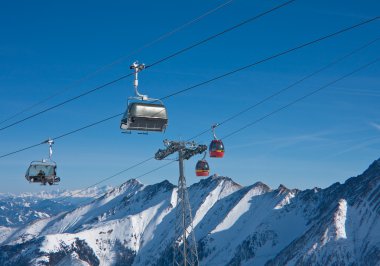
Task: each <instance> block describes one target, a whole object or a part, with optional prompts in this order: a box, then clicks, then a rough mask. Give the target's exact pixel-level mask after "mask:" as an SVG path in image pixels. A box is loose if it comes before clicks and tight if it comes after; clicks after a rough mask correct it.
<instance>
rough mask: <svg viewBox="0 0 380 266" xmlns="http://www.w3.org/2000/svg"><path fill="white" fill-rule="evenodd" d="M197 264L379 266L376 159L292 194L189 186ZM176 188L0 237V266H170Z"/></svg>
mask: <svg viewBox="0 0 380 266" xmlns="http://www.w3.org/2000/svg"><path fill="white" fill-rule="evenodd" d="M189 196H190V204H191V207H192V212H193V217H194V227H195V235H196V238H197V241H198V252H199V259H200V263H201V265H380V219H379V218H380V159H379V160H377V161H375V162H374V163H372V164H371V165H370V167H369V168H368V169H367V170H366V171H365V172H364V173H363V174H362V175H359V176H357V177H352V178H350V179H348V180H347V181H346V182H345V183H344V184H339V183H336V184H333V185H332V186H330V187H328V188H326V189H319V188H314V189H309V190H304V191H300V190H297V189H288V188H286V187H285V186H283V185H281V186H280V187H278V188H277V189H271V188H269V187H268V186H267V185H265V184H263V183H261V182H257V183H255V184H253V185H251V186H247V187H243V186H240V185H239V184H237V183H235V182H234V181H232V180H231V179H230V178H227V177H221V176H219V177H209V178H207V179H204V180H201V181H200V182H198V183H196V184H193V185H192V186H191V187H190V188H189ZM176 197H177V196H176V187H175V186H174V185H173V184H171V183H169V182H168V181H163V182H161V183H158V184H155V185H149V186H145V185H143V184H141V183H140V182H139V181H137V180H134V179H132V180H129V181H127V182H126V183H124V184H122V185H121V186H120V187H117V188H114V189H113V190H112V191H110V192H108V193H106V194H104V195H103V196H102V197H100V198H98V199H96V200H94V201H92V202H91V203H89V204H87V205H84V206H81V207H78V208H76V209H74V210H71V211H67V212H63V213H60V214H58V215H56V216H53V217H46V218H42V219H39V220H36V221H34V222H32V223H30V224H28V225H27V226H22V227H16V228H7V229H6V230H2V231H1V230H0V265H169V264H171V259H172V249H171V246H172V239H173V235H174V230H173V227H174V221H175V216H174V214H175V211H174V210H175V208H176Z"/></svg>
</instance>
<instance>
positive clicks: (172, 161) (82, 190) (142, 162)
mask: <svg viewBox="0 0 380 266" xmlns="http://www.w3.org/2000/svg"><path fill="white" fill-rule="evenodd" d="M152 159H154V157H150V158H149V159H146V160H144V161H141V162H140V163H137V164H134V165H132V166H131V167H129V168H127V169H124V170H122V171H120V172H118V173H116V174H114V175H112V176H109V177H107V178H105V179H103V180H100V181H99V182H97V183H96V184H94V185H90V186H88V187H86V188H84V189H81V190H80V191H78V192H75V193H73V194H71V195H70V196H66V197H64V198H61V199H59V200H57V201H55V202H58V203H59V202H63V201H65V200H66V199H70V198H71V197H73V196H75V195H78V194H80V193H82V192H84V191H86V190H87V189H89V188H91V187H94V186H97V185H99V184H101V183H103V182H105V181H107V180H109V179H111V178H114V177H116V176H117V175H120V174H122V173H124V172H126V171H128V170H131V169H132V168H135V167H137V166H139V165H141V164H144V163H145V162H147V161H150V160H152ZM176 161H177V160H171V161H170V162H168V163H166V164H163V165H160V166H158V167H156V168H154V169H152V170H150V171H148V172H145V173H144V174H141V175H139V176H137V177H135V179H137V178H141V177H143V176H146V175H148V174H151V173H153V172H156V171H158V170H160V169H162V168H164V167H166V166H168V165H170V164H172V163H174V162H176ZM113 189H114V188H111V189H110V190H109V191H107V192H106V193H108V192H110V191H112V190H113ZM106 193H105V194H106ZM83 202H86V200H85V201H83ZM79 203H81V202H79Z"/></svg>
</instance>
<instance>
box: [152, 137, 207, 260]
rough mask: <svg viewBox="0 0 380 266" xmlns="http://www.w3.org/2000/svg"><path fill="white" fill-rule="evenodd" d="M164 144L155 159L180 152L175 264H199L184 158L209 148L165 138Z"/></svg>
mask: <svg viewBox="0 0 380 266" xmlns="http://www.w3.org/2000/svg"><path fill="white" fill-rule="evenodd" d="M164 145H165V146H166V149H159V150H158V151H157V152H156V154H155V159H156V160H163V159H164V158H166V157H167V156H169V155H171V154H173V153H175V152H178V162H179V178H178V191H177V194H178V196H177V205H176V218H175V232H174V242H173V265H175V266H177V265H183V266H198V265H199V259H198V249H197V242H196V238H195V234H194V227H193V216H192V214H191V206H190V201H189V193H188V190H187V186H186V178H185V174H184V160H188V159H190V158H191V157H193V156H194V155H197V154H202V153H203V152H205V151H206V150H207V146H206V145H197V144H196V143H195V142H194V141H192V142H185V141H168V140H164Z"/></svg>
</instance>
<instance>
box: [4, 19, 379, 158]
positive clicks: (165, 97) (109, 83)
mask: <svg viewBox="0 0 380 266" xmlns="http://www.w3.org/2000/svg"><path fill="white" fill-rule="evenodd" d="M378 18H379V16H377V17H374V18H371V19H368V20H366V21H362V22H360V23H357V24H355V25H352V26H350V27H346V28H344V29H341V30H339V31H336V32H334V33H331V34H328V35H325V36H322V37H320V38H317V39H314V40H312V41H309V42H307V43H304V44H301V45H299V46H296V47H294V48H290V49H287V50H285V51H282V52H280V53H277V54H274V55H272V56H269V57H267V58H264V59H261V60H259V61H256V62H254V63H252V64H249V65H246V66H243V67H240V68H238V69H235V70H233V71H230V72H227V73H225V74H223V75H220V76H217V77H215V78H212V79H209V80H207V81H204V82H201V83H199V84H196V85H194V86H191V87H188V88H186V89H183V90H180V91H177V92H174V93H172V94H169V95H167V96H164V97H162V98H160V100H164V99H167V98H170V97H172V96H175V95H177V94H180V93H183V92H185V91H189V90H192V89H194V88H197V87H199V86H202V85H206V84H208V83H210V82H213V81H215V80H218V79H221V78H224V77H227V76H230V75H232V74H235V73H237V72H240V71H243V70H245V69H247V68H250V67H253V66H255V65H258V64H261V63H264V62H267V61H270V60H272V59H275V58H277V57H280V56H283V55H286V54H288V53H291V52H294V51H296V50H299V49H301V48H304V47H306V46H309V45H312V44H314V43H317V42H320V41H322V40H325V39H328V38H331V37H333V36H336V35H339V34H341V33H344V32H346V31H349V30H352V29H355V28H357V27H360V26H363V25H365V24H368V23H370V22H373V21H375V20H377V19H378ZM132 75H134V73H130V74H128V75H124V76H122V77H120V78H118V79H116V80H113V81H110V82H108V83H106V84H103V85H101V86H99V87H97V88H95V89H92V90H90V91H87V92H84V93H82V94H80V95H78V96H76V97H73V98H71V99H68V100H66V101H64V102H62V103H59V104H57V105H55V106H52V107H50V108H47V109H45V110H42V111H40V112H38V113H36V114H33V115H31V116H29V117H26V118H24V119H22V120H19V121H17V122H14V123H12V124H10V125H8V126H5V127H2V128H0V131H2V130H4V129H6V128H9V127H11V126H14V125H16V124H19V123H21V122H24V121H26V120H28V119H30V118H32V117H35V116H37V115H40V114H42V113H45V112H47V111H50V110H52V109H54V108H57V107H59V106H62V105H64V104H66V103H68V102H71V101H73V100H76V99H78V98H80V97H82V96H85V95H87V94H90V93H91V92H94V91H96V90H99V89H102V88H104V87H106V86H108V85H111V84H113V83H116V82H118V81H120V80H122V79H124V78H126V77H129V76H132ZM0 158H1V156H0Z"/></svg>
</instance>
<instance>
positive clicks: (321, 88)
mask: <svg viewBox="0 0 380 266" xmlns="http://www.w3.org/2000/svg"><path fill="white" fill-rule="evenodd" d="M379 60H380V58H377V59H376V60H373V61H371V62H369V63H367V64H365V65H362V66H361V67H359V68H356V69H355V70H353V71H351V72H349V73H348V74H345V75H343V76H341V77H340V78H337V79H335V80H333V81H331V82H329V83H327V84H325V85H324V86H321V87H319V88H318V89H316V90H313V91H311V92H309V93H307V94H305V95H304V96H302V97H299V98H297V99H296V100H293V101H292V102H290V103H288V104H286V105H284V106H282V107H280V108H278V109H276V110H274V111H272V112H271V113H268V114H266V115H264V116H262V117H261V118H259V119H256V120H255V121H253V122H251V123H249V124H246V125H245V126H243V127H241V128H239V129H237V130H235V131H233V132H231V133H229V134H227V135H226V136H224V137H223V138H222V139H223V140H225V139H227V138H229V137H231V136H233V135H235V134H238V133H239V132H241V131H242V130H244V129H246V128H248V127H250V126H252V125H254V124H257V123H259V122H260V121H262V120H264V119H266V118H268V117H270V116H272V115H274V114H276V113H278V112H280V111H282V110H284V109H286V108H288V107H290V106H292V105H294V104H295V103H298V102H300V101H302V100H304V99H306V98H308V97H310V96H312V95H314V94H316V93H317V92H319V91H321V90H323V89H326V88H327V87H330V86H331V85H334V84H335V83H338V82H339V81H341V80H343V79H345V78H347V77H349V76H352V75H354V74H355V73H357V72H359V71H361V70H363V69H365V68H367V67H369V66H371V65H374V64H376V63H377V62H379ZM193 138H194V137H193ZM193 138H191V139H193ZM153 158H154V157H150V158H148V159H146V160H144V161H142V162H140V163H138V164H135V165H133V166H131V167H129V168H127V169H125V170H123V171H120V172H119V173H117V174H114V175H112V176H110V177H108V178H106V179H103V180H100V181H99V182H97V183H96V184H95V185H92V186H89V187H87V188H85V189H83V190H81V191H80V192H83V191H84V190H86V189H88V188H91V187H93V186H96V185H98V184H100V183H103V182H104V181H106V180H109V179H111V178H113V177H115V176H117V175H119V174H120V173H124V172H126V171H128V170H129V169H132V168H134V167H136V166H137V165H141V164H143V163H145V162H147V161H149V160H152V159H153ZM174 162H175V161H171V162H169V163H167V164H165V165H162V166H160V167H158V168H155V169H153V170H151V171H149V172H146V173H144V174H143V175H140V176H138V177H137V178H139V177H142V176H145V175H147V174H149V173H152V172H155V171H156V170H158V169H161V168H164V167H166V166H167V165H169V164H171V163H174ZM207 166H208V165H207ZM201 169H203V170H208V169H206V167H204V168H199V170H201ZM80 192H78V193H80ZM78 193H77V194H78ZM74 195H75V194H74ZM67 198H68V197H67Z"/></svg>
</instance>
